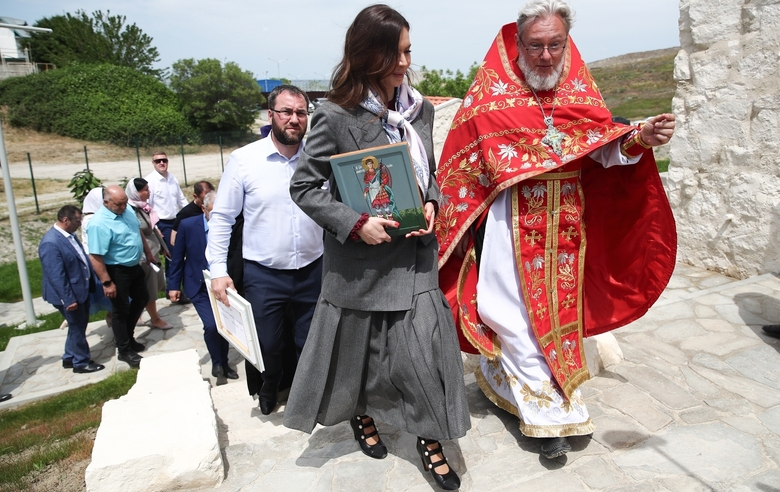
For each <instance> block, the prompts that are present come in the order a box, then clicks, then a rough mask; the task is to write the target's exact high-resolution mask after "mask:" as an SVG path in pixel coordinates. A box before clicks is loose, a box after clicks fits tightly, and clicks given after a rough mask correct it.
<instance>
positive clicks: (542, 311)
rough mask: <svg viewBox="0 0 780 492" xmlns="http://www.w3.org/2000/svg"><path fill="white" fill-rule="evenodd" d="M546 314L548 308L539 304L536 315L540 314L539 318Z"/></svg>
mask: <svg viewBox="0 0 780 492" xmlns="http://www.w3.org/2000/svg"><path fill="white" fill-rule="evenodd" d="M545 314H547V308H546V307H545V306H539V307H538V308H536V315H537V316H539V319H542V318H544V315H545Z"/></svg>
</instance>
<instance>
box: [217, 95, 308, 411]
mask: <svg viewBox="0 0 780 492" xmlns="http://www.w3.org/2000/svg"><path fill="white" fill-rule="evenodd" d="M308 103H309V100H308V97H307V96H306V94H305V93H304V92H302V91H301V90H300V89H298V88H297V87H294V86H291V85H281V86H279V87H277V88H276V89H274V90H273V91H272V92H271V94H270V95H269V96H268V108H269V109H268V118H269V120H270V121H271V126H272V131H271V134H270V135H269V136H268V137H266V138H264V139H262V140H258V141H257V142H254V143H251V144H249V145H246V146H244V147H242V148H240V149H238V150H236V151H234V152H233V153H232V154H231V155H230V159H228V163H227V166H225V172H224V174H223V175H222V180H221V182H220V186H219V194H218V195H217V199H216V202H215V203H214V209H213V211H212V212H211V217H210V219H209V240H208V253H209V258H210V260H209V269H210V272H211V277H212V283H211V286H212V289H213V290H214V292H215V294H216V297H217V299H218V300H220V301H221V302H224V303H225V304H228V301H227V298H226V296H225V289H226V288H228V287H230V288H235V286H234V285H233V280H232V279H231V278H230V277H229V276H228V272H227V253H228V245H229V243H230V234H231V227H232V225H233V223H234V222H235V218H236V216H237V215H238V214H239V213H240V212H241V211H242V210H243V212H244V227H243V251H242V252H243V257H244V294H245V297H246V299H247V300H248V301H249V302H250V303H251V304H252V310H253V313H254V317H255V324H256V325H257V335H258V339H259V341H260V350H261V352H262V354H263V361H264V363H265V372H264V373H263V386H262V388H261V389H260V410H261V411H262V412H263V414H264V415H268V414H269V413H271V411H273V409H274V408H275V407H276V403H277V395H276V394H277V390H278V385H279V381H280V380H281V378H282V357H281V352H282V347H283V342H282V339H283V324H282V323H283V319H284V313H285V309H286V307H287V306H288V305H291V306H292V309H293V312H294V314H293V318H294V320H293V330H294V333H293V337H294V339H295V345H296V349H297V353H298V356H300V354H301V350H302V349H303V344H304V342H305V341H306V337H307V335H308V332H309V324H310V323H311V318H312V315H313V314H314V307H315V305H316V303H317V299H318V297H319V294H320V286H321V278H322V252H323V246H322V229H321V228H320V227H319V226H318V225H317V224H315V223H314V221H313V220H311V219H310V218H309V217H308V216H307V215H306V214H305V213H303V212H302V211H301V209H300V208H298V206H297V205H296V204H295V203H294V202H293V201H292V199H291V198H290V178H291V177H292V175H293V173H294V172H295V169H296V168H297V166H298V158H299V156H300V154H301V151H302V150H303V136H304V135H305V133H306V125H307V122H308Z"/></svg>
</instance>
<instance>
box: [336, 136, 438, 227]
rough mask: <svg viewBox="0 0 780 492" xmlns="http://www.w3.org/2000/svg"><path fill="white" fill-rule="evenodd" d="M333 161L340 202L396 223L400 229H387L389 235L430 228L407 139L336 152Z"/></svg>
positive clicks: (353, 208)
mask: <svg viewBox="0 0 780 492" xmlns="http://www.w3.org/2000/svg"><path fill="white" fill-rule="evenodd" d="M330 164H331V169H332V170H333V177H334V178H335V179H336V189H337V191H338V196H339V199H340V200H341V202H342V203H344V204H345V205H347V206H348V207H350V208H352V210H355V211H356V212H358V213H361V214H362V213H366V214H368V215H369V216H372V217H380V218H384V219H388V220H392V221H395V222H397V223H398V224H399V225H398V227H397V228H394V227H388V228H387V233H388V234H389V235H391V236H403V235H406V234H407V233H409V232H412V231H419V230H420V229H426V228H427V227H428V222H427V220H426V219H425V211H424V210H423V203H422V195H421V193H420V189H419V187H418V185H417V180H416V178H415V173H414V167H413V166H412V159H411V156H410V155H409V145H408V144H407V143H406V142H399V143H394V144H389V145H382V146H379V147H372V148H370V149H364V150H356V151H353V152H347V153H345V154H338V155H334V156H331V158H330Z"/></svg>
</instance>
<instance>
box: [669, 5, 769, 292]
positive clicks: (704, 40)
mask: <svg viewBox="0 0 780 492" xmlns="http://www.w3.org/2000/svg"><path fill="white" fill-rule="evenodd" d="M679 25H680V41H681V47H682V49H681V51H680V52H679V54H678V55H677V57H676V59H675V68H674V76H675V79H676V80H677V82H678V85H677V92H676V94H675V97H674V101H673V103H672V107H673V108H674V112H675V115H676V116H677V128H676V132H675V136H674V138H672V140H671V142H670V144H669V146H670V149H669V152H670V156H671V157H670V164H669V174H668V177H667V190H668V192H669V196H670V200H671V202H672V207H673V209H674V215H675V218H676V219H677V231H678V237H679V248H678V249H679V258H680V259H681V260H682V261H684V262H686V263H689V264H691V265H695V266H698V267H702V268H707V269H710V270H715V271H718V272H720V273H723V274H726V275H729V276H733V277H737V278H747V277H749V276H752V275H756V274H761V273H771V272H778V271H780V250H778V248H777V247H776V244H777V243H776V240H775V239H776V235H777V231H778V230H780V213H778V210H780V180H778V179H777V168H778V165H780V157H779V156H780V153H779V152H778V150H780V140H779V139H778V132H779V131H780V86H778V85H777V84H776V83H775V82H774V81H776V80H777V79H778V76H780V63H779V61H780V37H778V36H777V32H778V29H779V28H780V8H778V5H777V4H776V3H774V2H744V1H737V0H713V1H704V0H684V1H683V2H681V4H680V22H679Z"/></svg>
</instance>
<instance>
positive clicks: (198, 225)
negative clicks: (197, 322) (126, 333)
mask: <svg viewBox="0 0 780 492" xmlns="http://www.w3.org/2000/svg"><path fill="white" fill-rule="evenodd" d="M216 196H217V194H216V192H214V191H210V192H209V193H208V194H206V196H205V197H204V198H203V215H198V216H195V217H188V218H186V219H184V220H182V221H181V223H180V224H179V229H178V231H177V233H176V244H175V245H174V247H173V255H172V256H173V257H172V258H171V271H170V273H171V275H170V277H169V278H168V285H169V286H173V285H182V286H183V289H184V293H185V294H186V295H187V296H189V298H190V300H191V301H192V304H193V306H195V310H196V311H197V312H198V316H200V319H201V321H202V322H203V339H204V340H205V342H206V348H208V351H209V355H210V356H211V375H212V376H214V377H215V378H217V383H218V384H219V383H222V382H223V381H224V378H228V379H238V373H237V372H236V371H235V370H233V369H231V368H230V366H229V365H228V349H229V345H228V342H227V340H225V339H224V338H222V336H221V335H220V334H219V332H217V322H216V321H215V319H214V312H213V311H212V309H211V301H209V294H208V292H207V291H206V283H205V282H204V280H203V270H206V269H208V265H209V264H208V261H206V244H207V240H208V220H209V214H210V213H211V209H212V208H213V207H214V199H215V198H216ZM180 296H181V291H179V290H169V291H168V297H169V298H170V299H171V302H177V301H178V300H179V297H180ZM221 380H222V381H221Z"/></svg>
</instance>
